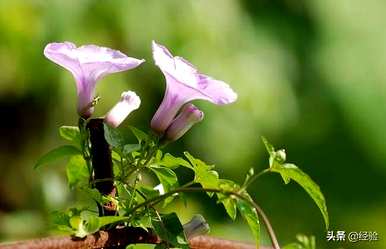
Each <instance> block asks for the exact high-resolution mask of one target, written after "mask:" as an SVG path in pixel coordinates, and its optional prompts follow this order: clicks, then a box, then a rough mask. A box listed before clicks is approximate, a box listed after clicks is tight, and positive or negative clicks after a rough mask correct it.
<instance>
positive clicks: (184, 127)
mask: <svg viewBox="0 0 386 249" xmlns="http://www.w3.org/2000/svg"><path fill="white" fill-rule="evenodd" d="M203 119H204V113H203V112H202V111H200V110H199V109H198V108H197V107H196V106H194V105H193V104H191V103H188V104H186V105H184V106H183V107H182V109H181V112H180V113H179V114H178V115H177V117H176V118H175V119H174V120H173V122H172V123H171V124H170V126H169V127H168V128H167V130H166V132H165V139H166V141H169V142H172V141H176V140H177V139H179V138H180V137H182V136H183V135H184V134H185V133H186V132H187V131H188V130H190V128H192V126H193V125H194V124H196V123H198V122H200V121H202V120H203Z"/></svg>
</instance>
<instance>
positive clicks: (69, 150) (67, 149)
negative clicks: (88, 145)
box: [34, 145, 81, 169]
mask: <svg viewBox="0 0 386 249" xmlns="http://www.w3.org/2000/svg"><path fill="white" fill-rule="evenodd" d="M78 154H81V151H80V150H79V149H78V148H76V147H75V146H72V145H62V146H60V147H57V148H55V149H53V150H51V151H49V152H48V153H47V154H45V155H44V156H42V157H41V158H40V159H39V160H38V161H37V162H36V164H35V166H34V168H35V169H36V168H38V167H40V166H42V165H45V164H49V163H52V162H54V161H56V160H59V159H62V158H65V157H68V156H73V155H78Z"/></svg>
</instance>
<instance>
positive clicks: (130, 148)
mask: <svg viewBox="0 0 386 249" xmlns="http://www.w3.org/2000/svg"><path fill="white" fill-rule="evenodd" d="M140 149H141V145H140V144H126V145H125V146H123V154H125V155H128V154H130V153H131V152H133V151H138V150H140Z"/></svg>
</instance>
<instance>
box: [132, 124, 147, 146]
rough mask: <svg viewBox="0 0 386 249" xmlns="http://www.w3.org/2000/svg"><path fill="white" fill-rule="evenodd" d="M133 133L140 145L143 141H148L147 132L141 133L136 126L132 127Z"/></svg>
mask: <svg viewBox="0 0 386 249" xmlns="http://www.w3.org/2000/svg"><path fill="white" fill-rule="evenodd" d="M130 129H131V131H132V132H133V134H134V136H135V137H136V138H137V140H138V143H141V142H142V141H146V140H147V138H148V135H147V134H146V132H144V131H141V130H140V129H138V128H135V127H134V126H130Z"/></svg>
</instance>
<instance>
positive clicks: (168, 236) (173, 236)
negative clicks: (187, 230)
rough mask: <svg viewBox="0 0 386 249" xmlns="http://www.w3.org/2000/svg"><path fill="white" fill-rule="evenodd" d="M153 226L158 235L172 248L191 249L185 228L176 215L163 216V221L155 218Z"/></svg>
mask: <svg viewBox="0 0 386 249" xmlns="http://www.w3.org/2000/svg"><path fill="white" fill-rule="evenodd" d="M152 225H153V228H154V230H155V232H156V233H157V235H158V236H160V238H161V239H162V240H164V241H166V242H167V243H168V244H170V245H171V247H172V248H183V249H188V248H189V244H188V241H187V239H186V237H185V234H184V229H183V226H182V224H181V222H180V220H179V219H178V217H177V215H176V213H170V214H162V215H161V220H159V217H154V218H153V219H152Z"/></svg>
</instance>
